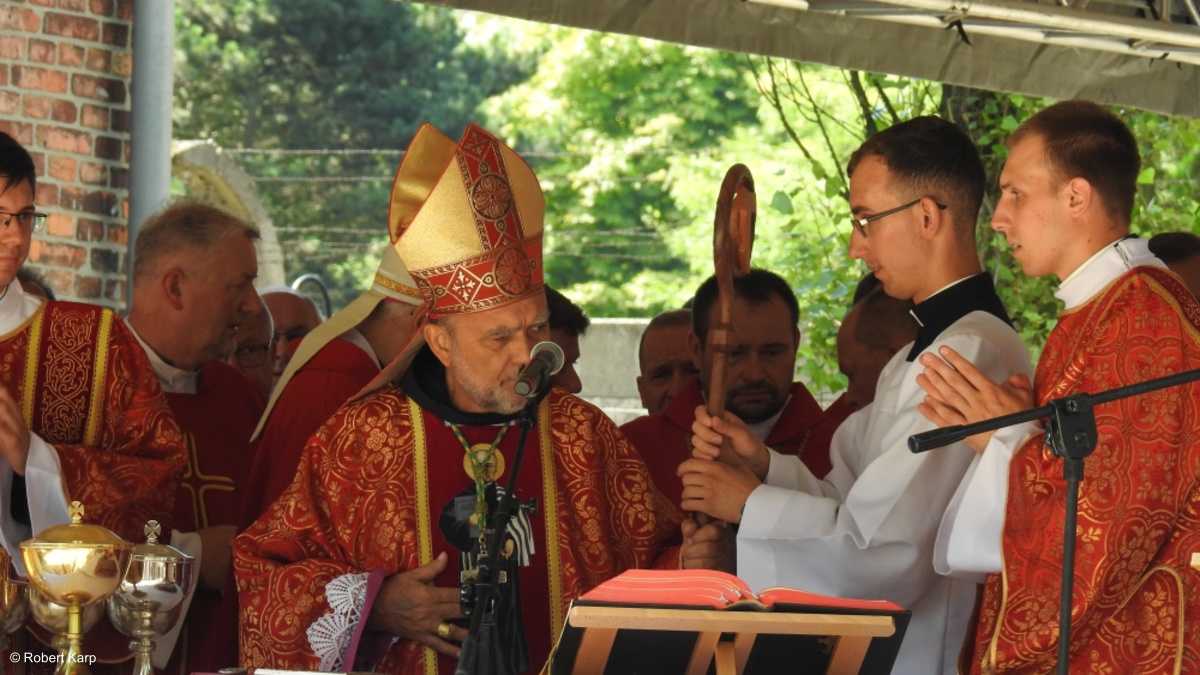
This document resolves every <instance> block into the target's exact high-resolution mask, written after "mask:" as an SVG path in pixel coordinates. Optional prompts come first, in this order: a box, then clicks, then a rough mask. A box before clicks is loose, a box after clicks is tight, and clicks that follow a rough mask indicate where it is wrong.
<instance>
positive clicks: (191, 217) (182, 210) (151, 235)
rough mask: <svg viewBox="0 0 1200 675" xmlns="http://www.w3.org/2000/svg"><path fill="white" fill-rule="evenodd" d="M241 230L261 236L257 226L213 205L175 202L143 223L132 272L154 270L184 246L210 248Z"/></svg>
mask: <svg viewBox="0 0 1200 675" xmlns="http://www.w3.org/2000/svg"><path fill="white" fill-rule="evenodd" d="M234 233H241V234H242V235H244V236H245V237H246V238H247V239H249V240H251V241H255V240H257V239H258V238H259V233H258V228H256V227H254V226H253V225H251V224H249V223H247V222H245V221H244V220H242V219H241V218H238V217H237V216H234V215H232V214H230V213H227V212H225V211H222V210H221V209H218V208H216V207H214V206H209V205H208V204H202V203H200V202H197V201H192V200H183V201H178V202H175V203H174V204H172V205H170V206H168V207H167V208H165V209H163V210H162V211H160V212H158V213H156V214H154V215H153V216H151V217H150V218H148V219H147V220H146V222H145V223H144V224H143V225H142V229H141V231H140V232H138V237H137V242H136V243H135V244H134V247H133V275H134V279H135V280H138V279H141V278H143V277H144V276H146V275H149V274H151V273H152V272H153V271H154V269H155V268H156V266H157V264H158V262H159V260H161V259H162V258H163V256H165V255H168V254H170V253H174V252H176V251H179V250H181V249H187V248H190V249H194V250H196V249H198V250H201V251H208V250H209V249H211V248H212V247H213V245H215V244H216V243H217V242H218V241H220V240H221V239H223V238H224V237H226V236H228V235H230V234H234Z"/></svg>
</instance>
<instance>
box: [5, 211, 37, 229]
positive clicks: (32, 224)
mask: <svg viewBox="0 0 1200 675" xmlns="http://www.w3.org/2000/svg"><path fill="white" fill-rule="evenodd" d="M46 217H47V216H46V214H44V213H38V212H37V211H22V212H20V213H9V212H8V211H0V226H3V227H10V226H11V225H12V221H13V219H14V218H15V219H16V221H17V224H18V225H20V226H21V229H23V230H26V231H27V232H41V231H42V227H43V226H45V224H46Z"/></svg>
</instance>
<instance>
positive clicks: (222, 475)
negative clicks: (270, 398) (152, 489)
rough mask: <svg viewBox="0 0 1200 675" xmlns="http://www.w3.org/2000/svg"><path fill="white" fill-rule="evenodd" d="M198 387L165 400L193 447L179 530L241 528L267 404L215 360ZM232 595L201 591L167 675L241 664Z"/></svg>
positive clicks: (179, 500) (179, 504)
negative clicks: (253, 438)
mask: <svg viewBox="0 0 1200 675" xmlns="http://www.w3.org/2000/svg"><path fill="white" fill-rule="evenodd" d="M196 387H197V390H196V393H195V394H181V393H174V392H172V393H168V394H167V402H168V403H169V404H170V406H171V411H172V412H173V413H174V414H175V419H176V420H178V421H179V425H180V426H181V427H183V432H184V437H185V439H186V442H187V468H186V469H185V471H184V474H183V480H182V482H181V483H180V486H179V491H178V494H177V497H176V501H175V529H177V530H181V531H185V532H195V531H198V530H201V529H204V528H206V527H212V526H216V525H233V526H235V527H236V526H238V525H239V524H240V515H241V509H240V501H241V493H242V492H243V491H244V489H245V487H246V485H247V483H246V474H247V470H248V467H249V466H250V461H251V457H250V454H249V444H250V434H251V433H253V432H254V426H255V424H256V423H257V422H258V416H259V415H260V414H261V413H262V409H263V404H264V401H263V400H262V397H261V396H260V395H259V394H258V392H257V390H255V388H254V387H253V385H251V384H250V382H249V381H248V380H247V379H246V378H245V377H244V376H243V375H242V374H241V373H239V372H238V371H237V370H235V369H234V368H232V367H230V366H228V365H226V364H224V363H220V362H217V361H213V362H210V363H208V364H207V365H205V366H204V367H203V368H202V369H201V370H200V373H199V377H198V378H197V382H196ZM197 573H199V571H198V570H197ZM226 592H227V593H229V594H230V597H229V598H228V599H225V598H223V597H222V595H221V594H220V593H218V592H216V591H213V590H210V589H206V588H200V587H197V589H196V594H195V595H194V596H193V597H192V605H191V607H190V608H189V609H188V616H187V625H186V626H185V627H184V631H183V633H182V634H181V635H182V636H181V637H180V639H179V642H177V643H176V646H175V652H174V655H173V657H172V661H171V663H170V664H168V666H167V668H166V669H165V672H168V673H173V672H185V673H191V672H216V670H217V669H219V668H226V667H229V666H232V665H234V664H236V663H237V643H236V640H237V603H236V601H235V598H233V597H232V593H233V588H232V586H231V587H230V588H229V589H228V590H227V591H226ZM184 666H186V667H184Z"/></svg>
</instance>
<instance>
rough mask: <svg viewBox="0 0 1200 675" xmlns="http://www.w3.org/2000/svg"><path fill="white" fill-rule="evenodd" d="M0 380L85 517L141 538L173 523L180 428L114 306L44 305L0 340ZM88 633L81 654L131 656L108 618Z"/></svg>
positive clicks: (180, 458)
mask: <svg viewBox="0 0 1200 675" xmlns="http://www.w3.org/2000/svg"><path fill="white" fill-rule="evenodd" d="M0 383H2V384H3V385H4V386H5V387H7V389H8V391H9V393H10V394H11V395H12V396H13V398H14V399H16V401H17V402H18V404H19V405H20V407H21V415H22V417H23V418H24V419H25V421H26V423H27V424H29V428H30V430H31V431H32V432H33V433H35V434H37V435H38V436H39V437H41V438H42V439H43V440H44V441H46V442H47V443H49V444H50V445H51V446H52V447H53V448H54V449H55V451H57V453H58V458H59V461H60V463H61V465H62V477H63V482H64V487H65V492H66V497H67V499H68V500H69V501H70V500H77V501H80V502H82V503H83V505H84V519H85V520H86V521H87V522H89V523H97V524H100V525H103V526H104V527H107V528H108V529H110V530H113V531H114V532H116V533H117V534H118V535H120V536H121V537H122V538H124V539H126V540H127V541H143V540H144V539H145V533H144V528H145V524H146V521H147V520H151V519H153V520H158V521H159V522H160V523H162V524H163V527H164V529H166V528H170V527H171V526H172V525H173V523H174V519H173V517H172V509H173V507H174V505H175V493H176V490H177V488H178V485H179V479H180V474H181V473H182V471H183V466H184V461H185V460H184V440H183V434H182V433H181V431H180V428H179V425H178V424H177V423H176V421H175V418H174V416H173V415H172V414H171V411H170V409H169V408H168V405H167V400H166V398H165V397H164V396H163V393H162V390H161V389H160V388H159V384H158V378H157V377H156V376H155V374H154V371H153V369H151V367H150V362H149V361H148V360H147V359H146V354H145V352H143V351H142V348H141V346H140V345H139V344H138V343H137V341H136V340H135V339H134V337H133V336H132V335H131V334H130V333H129V331H128V329H127V328H126V327H125V324H124V323H123V322H122V321H121V320H120V319H118V318H116V317H115V316H114V314H113V312H112V310H108V309H104V308H101V307H97V306H94V305H85V304H80V303H74V302H47V303H44V304H42V306H41V307H39V308H38V310H37V311H36V312H35V313H34V314H33V316H31V317H30V318H29V319H28V320H27V321H26V322H25V323H24V324H22V325H21V326H20V327H19V328H18V329H17V330H15V331H13V332H11V333H9V334H8V335H6V336H3V338H0ZM30 624H33V621H32V620H30ZM93 632H94V633H95V634H96V635H99V636H104V637H101V638H97V640H98V641H95V642H91V641H89V643H88V644H87V645H85V651H86V653H90V654H97V655H98V657H99V658H100V659H101V660H121V659H124V658H128V655H129V651H128V649H127V644H128V641H127V639H126V638H124V637H121V636H119V635H118V634H117V633H116V632H115V630H113V629H112V627H111V626H108V625H107V622H106V621H105V622H104V625H103V626H99V627H97V628H96V629H95V631H93ZM52 667H53V666H52V665H51V666H50V668H52Z"/></svg>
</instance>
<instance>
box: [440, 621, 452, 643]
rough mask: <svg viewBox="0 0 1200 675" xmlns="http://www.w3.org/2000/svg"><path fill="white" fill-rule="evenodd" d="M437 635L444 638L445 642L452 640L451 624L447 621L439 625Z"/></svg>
mask: <svg viewBox="0 0 1200 675" xmlns="http://www.w3.org/2000/svg"><path fill="white" fill-rule="evenodd" d="M437 634H438V637H440V638H442V639H443V640H448V639H449V638H450V624H448V623H446V622H445V621H443V622H441V623H439V624H438V626H437Z"/></svg>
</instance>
